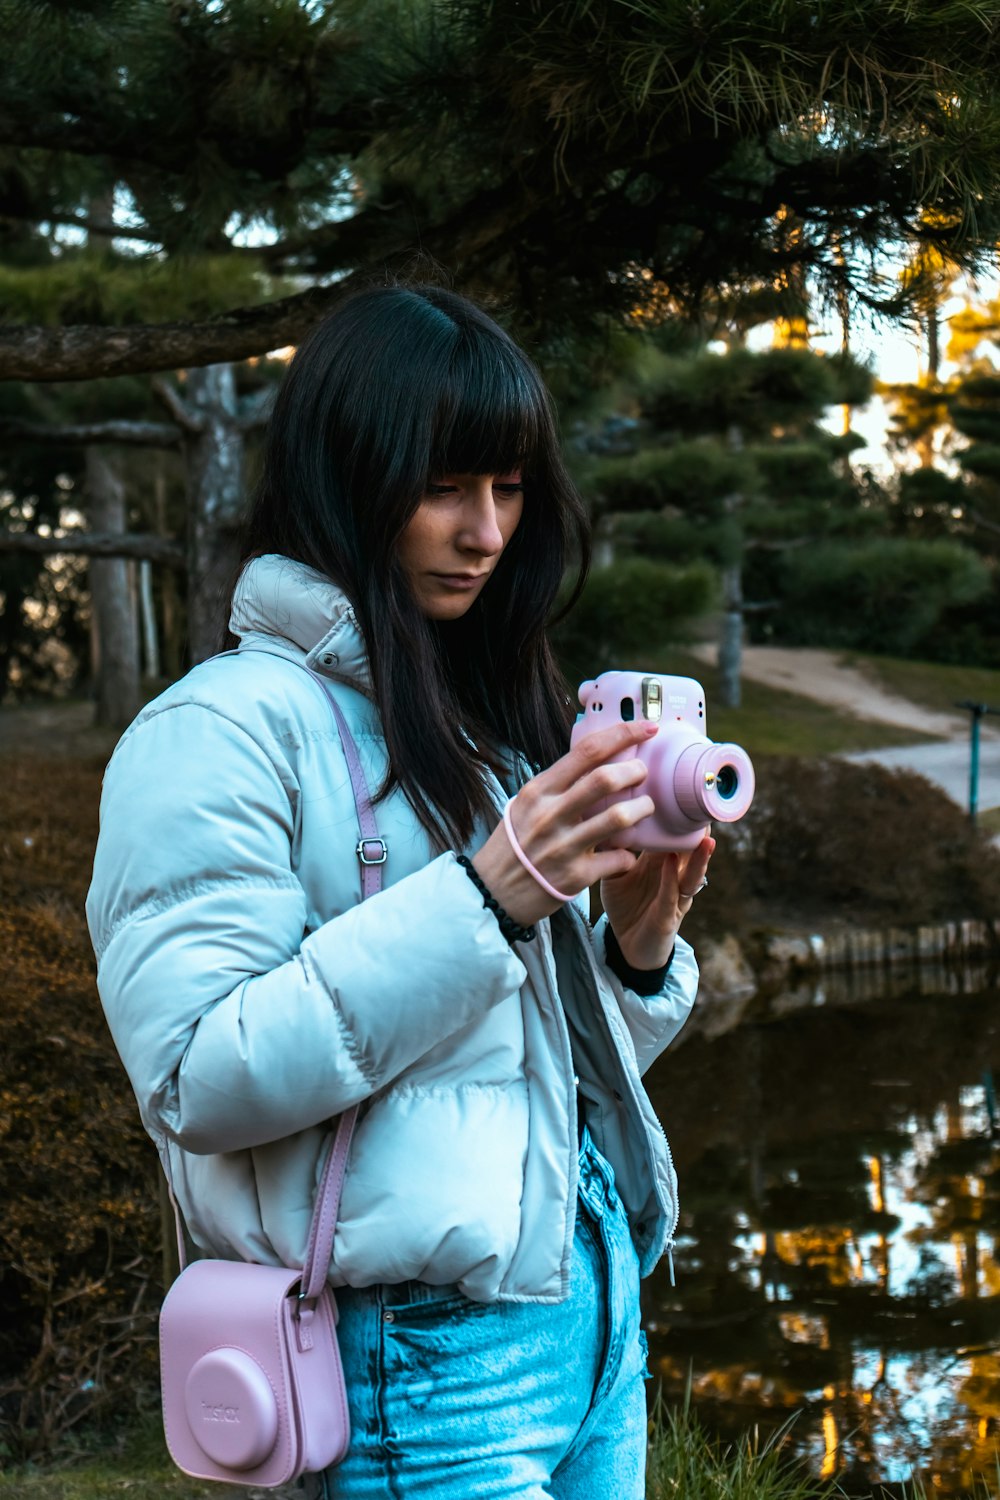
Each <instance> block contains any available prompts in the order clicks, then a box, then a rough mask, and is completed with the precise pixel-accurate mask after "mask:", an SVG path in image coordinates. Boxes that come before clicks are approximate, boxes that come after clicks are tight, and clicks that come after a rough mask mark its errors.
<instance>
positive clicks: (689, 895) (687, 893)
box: [677, 875, 708, 901]
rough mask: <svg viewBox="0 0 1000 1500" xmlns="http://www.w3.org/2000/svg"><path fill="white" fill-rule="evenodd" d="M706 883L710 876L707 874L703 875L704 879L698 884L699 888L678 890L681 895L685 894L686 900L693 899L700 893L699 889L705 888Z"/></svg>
mask: <svg viewBox="0 0 1000 1500" xmlns="http://www.w3.org/2000/svg"><path fill="white" fill-rule="evenodd" d="M706 885H708V876H707V875H703V876H702V879H701V885H700V886H698V888H697V890H693V891H678V893H677V894H678V895H679V896H683V897H684V900H685V901H693V900H694V898H695V896H697V895H698V892H699V891H703V890H704V889H705V887H706Z"/></svg>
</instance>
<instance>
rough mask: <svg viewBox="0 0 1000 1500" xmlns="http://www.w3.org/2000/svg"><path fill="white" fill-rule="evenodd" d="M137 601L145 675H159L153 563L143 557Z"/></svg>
mask: <svg viewBox="0 0 1000 1500" xmlns="http://www.w3.org/2000/svg"><path fill="white" fill-rule="evenodd" d="M139 603H140V607H141V609H142V654H143V663H144V666H145V672H146V676H147V677H151V678H152V679H153V680H154V681H155V679H156V678H158V677H159V675H160V638H159V634H158V633H157V629H156V610H155V608H154V607H153V564H152V563H151V562H150V561H149V558H148V557H144V558H143V559H142V561H141V562H140V564H139Z"/></svg>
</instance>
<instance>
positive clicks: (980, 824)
mask: <svg viewBox="0 0 1000 1500" xmlns="http://www.w3.org/2000/svg"><path fill="white" fill-rule="evenodd" d="M976 827H977V828H978V829H979V831H980V833H985V834H989V836H990V837H991V838H992V837H994V836H995V835H997V834H1000V807H987V808H980V809H979V811H978V812H977V813H976Z"/></svg>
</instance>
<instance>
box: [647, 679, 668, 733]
mask: <svg viewBox="0 0 1000 1500" xmlns="http://www.w3.org/2000/svg"><path fill="white" fill-rule="evenodd" d="M642 716H643V718H644V719H649V720H650V721H651V722H652V723H654V724H658V723H659V721H660V720H661V719H662V717H663V687H662V685H661V684H660V683H659V682H658V681H657V679H656V678H655V677H644V678H643V679H642Z"/></svg>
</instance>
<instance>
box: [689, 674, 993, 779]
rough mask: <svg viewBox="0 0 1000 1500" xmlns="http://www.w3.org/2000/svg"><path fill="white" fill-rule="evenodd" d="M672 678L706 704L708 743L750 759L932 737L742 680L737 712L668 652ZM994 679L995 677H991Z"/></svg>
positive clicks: (713, 685) (713, 678) (709, 679)
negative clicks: (691, 681) (685, 680)
mask: <svg viewBox="0 0 1000 1500" xmlns="http://www.w3.org/2000/svg"><path fill="white" fill-rule="evenodd" d="M669 661H670V665H671V668H672V670H673V671H674V672H675V673H677V674H683V675H686V676H690V677H694V678H696V679H697V680H698V681H699V682H700V683H701V684H702V686H703V687H704V689H705V693H706V695H707V701H708V732H709V734H710V735H711V737H712V739H714V740H735V741H736V743H737V744H740V745H745V746H746V748H747V750H748V751H749V752H750V754H751V756H753V755H842V754H846V753H848V752H849V751H852V750H883V749H885V748H886V747H888V746H890V745H926V744H930V743H931V741H932V739H933V736H931V735H926V734H920V733H919V732H918V731H917V730H913V729H902V728H900V727H899V726H898V725H893V724H878V723H875V722H873V721H870V720H866V719H856V718H855V717H854V716H853V715H852V714H848V713H845V712H843V711H842V710H840V709H837V708H834V707H831V706H829V705H827V704H825V703H820V702H818V701H817V700H815V699H812V698H803V697H801V696H800V695H799V694H798V693H789V692H786V691H785V690H784V689H782V688H773V687H768V686H767V684H766V683H762V682H752V681H750V679H749V678H746V677H745V678H744V679H743V693H742V697H743V702H742V705H741V706H740V707H739V708H724V707H722V705H721V704H720V703H719V695H718V689H717V672H716V669H715V667H714V666H713V665H710V664H706V663H705V662H703V661H699V660H698V658H697V657H694V656H687V655H685V654H684V653H683V652H680V651H671V652H670V655H669ZM992 675H993V676H995V677H997V678H998V680H1000V673H993V674H992Z"/></svg>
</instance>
